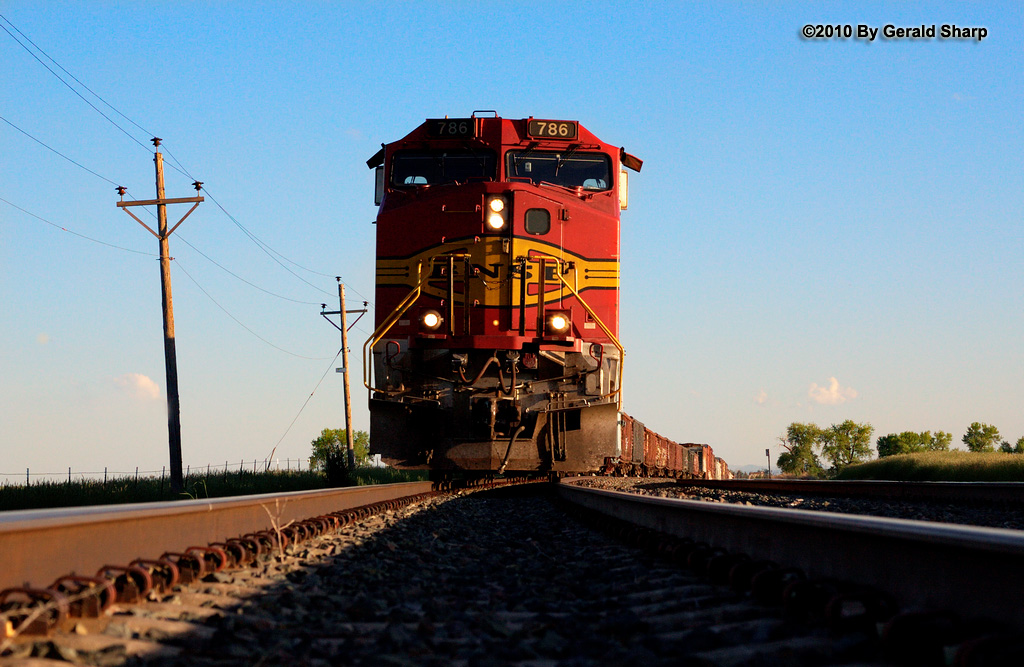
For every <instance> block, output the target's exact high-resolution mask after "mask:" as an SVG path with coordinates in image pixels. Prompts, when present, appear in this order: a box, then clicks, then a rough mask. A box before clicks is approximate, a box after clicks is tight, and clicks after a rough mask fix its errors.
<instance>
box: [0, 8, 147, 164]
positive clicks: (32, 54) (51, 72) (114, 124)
mask: <svg viewBox="0 0 1024 667" xmlns="http://www.w3.org/2000/svg"><path fill="white" fill-rule="evenodd" d="M0 18H2V19H3V20H4V21H5V22H6V23H7V24H8V25H10V26H11V27H12V28H14V29H15V30H17V32H18V34H23V33H22V32H21V31H20V30H18V28H17V27H15V25H14V24H13V23H11V22H10V21H9V20H8V19H7V17H6V16H4V15H3V14H0ZM0 28H2V29H3V31H4V32H6V33H7V34H8V35H10V36H11V39H13V40H14V41H15V42H17V43H18V45H19V46H21V48H23V49H25V51H26V52H28V54H29V55H30V56H32V57H33V58H35V59H36V61H38V62H39V64H40V65H42V66H43V67H45V68H46V70H47V71H48V72H49V73H50V74H52V75H54V76H55V77H57V79H58V80H59V81H60V82H61V83H63V84H64V85H65V86H67V87H68V90H70V91H71V92H73V93H74V94H75V95H77V96H78V97H80V98H81V99H82V101H83V102H85V103H86V104H88V105H89V106H90V107H92V108H93V110H94V111H95V112H96V113H98V114H99V115H101V116H103V117H104V118H105V119H107V122H108V123H110V124H111V125H113V126H114V127H116V128H117V129H119V130H121V132H123V133H124V135H125V136H126V137H128V138H129V139H131V140H132V141H134V142H135V143H137V144H138V145H139V146H142V148H143V149H145V151H146V152H147V153H148V152H149V147H148V146H146V144H144V143H142V142H141V141H139V140H138V139H136V138H135V137H133V136H132V135H131V133H130V132H128V130H126V129H124V128H123V127H121V126H120V125H118V124H117V123H116V122H114V120H113V119H112V118H111V117H110V116H108V115H107V114H105V113H103V112H102V111H100V110H99V109H98V108H97V107H96V105H95V104H93V103H92V102H90V101H89V100H87V99H86V98H85V96H84V95H82V94H81V93H80V92H78V91H77V90H75V87H74V86H72V85H71V84H70V83H68V82H67V81H65V80H64V78H63V77H61V75H60V74H57V73H56V72H54V71H53V69H51V68H50V66H49V65H47V64H46V63H44V62H43V61H42V59H41V58H40V57H39V56H37V55H36V54H35V53H33V52H32V49H30V48H28V47H27V46H25V44H24V43H22V41H21V40H20V39H18V38H17V37H15V36H14V33H12V32H11V31H10V30H8V29H7V28H6V27H4V26H3V25H2V24H0ZM25 39H26V40H28V37H26V38H25ZM28 41H29V42H31V40H28ZM33 46H35V44H33ZM36 48H37V49H38V48H39V47H36ZM39 51H40V52H41V53H43V54H44V55H45V52H43V50H42V49H39ZM46 57H47V58H49V57H50V56H46ZM51 60H53V59H52V58H51ZM54 63H56V61H54ZM58 67H60V66H59V65H58ZM61 69H64V68H63V67H61ZM65 71H66V70H65ZM75 81H78V79H75ZM86 90H88V88H86ZM89 92H92V91H89ZM94 94H95V93H94ZM97 97H99V96H98V95H97ZM108 106H109V105H108Z"/></svg>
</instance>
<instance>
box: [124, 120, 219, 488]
mask: <svg viewBox="0 0 1024 667" xmlns="http://www.w3.org/2000/svg"><path fill="white" fill-rule="evenodd" d="M153 146H154V147H156V152H155V154H154V156H153V162H155V163H156V199H147V200H143V201H133V202H126V201H124V194H125V192H126V189H125V188H123V187H118V188H117V193H118V194H119V195H121V201H119V202H117V206H118V207H119V208H123V209H124V212H125V213H127V214H128V215H130V216H131V217H133V218H135V221H136V222H138V223H139V224H140V225H142V226H143V227H145V228H146V229H147V230H149V233H150V234H152V235H153V236H155V237H157V239H159V241H160V292H161V295H162V297H163V299H162V302H163V316H164V370H165V371H166V375H167V439H168V447H169V449H170V457H171V465H170V468H171V490H172V491H173V492H174V493H181V492H182V491H183V490H184V488H185V483H184V479H183V478H182V474H181V416H180V409H179V404H178V359H177V355H176V353H175V348H174V305H173V303H172V300H171V256H170V252H169V246H168V243H167V239H168V238H169V237H170V235H171V234H173V233H174V230H175V229H177V228H178V226H179V225H180V224H181V223H183V222H185V218H187V217H188V216H189V215H191V214H192V211H194V210H196V207H197V206H199V203H200V202H202V201H204V199H203V197H199V196H198V194H199V191H200V190H201V189H202V187H203V184H202V183H201V182H199V181H195V182H193V183H192V187H194V188H195V189H196V195H197V196H195V197H183V198H178V199H167V198H166V197H164V156H163V154H162V153H161V152H160V138H159V137H154V138H153ZM186 203H190V204H192V208H190V209H189V210H188V213H186V214H185V215H183V216H182V217H181V220H179V221H178V222H177V224H175V225H174V227H172V228H171V229H170V231H168V229H167V204H186ZM153 205H156V219H157V229H158V230H159V232H154V231H153V230H152V228H150V226H149V225H147V224H146V223H144V222H143V221H142V220H139V218H138V217H137V216H136V215H135V214H134V213H132V212H131V211H129V210H128V207H130V206H153Z"/></svg>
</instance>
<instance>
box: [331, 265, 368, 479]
mask: <svg viewBox="0 0 1024 667" xmlns="http://www.w3.org/2000/svg"><path fill="white" fill-rule="evenodd" d="M336 280H337V281H338V310H336V311H333V310H332V311H326V310H323V309H324V308H327V304H326V303H322V304H320V307H321V311H320V314H321V315H322V316H323V317H324V319H325V320H327V321H328V322H330V323H331V324H334V322H333V321H331V319H330V318H329V317H327V316H328V315H340V316H341V326H338V325H337V324H334V326H335V327H337V328H338V329H339V330H340V331H341V368H339V369H338V372H339V373H341V374H342V375H343V376H344V378H343V379H344V386H345V440H346V441H347V442H346V443H345V444H346V446H347V448H348V469H349V470H352V469H354V468H355V467H356V450H355V441H354V436H353V433H352V397H351V395H350V391H349V381H348V326H347V324H346V322H347V320H346V317H345V314H346V313H359V314H360V315H359V317H362V314H363V313H365V312H366V302H365V301H364V302H363V309H362V310H345V284H344V283H343V282H341V276H337V277H336ZM358 321H359V318H358V317H357V318H356V322H358ZM356 322H353V323H352V326H355V324H356Z"/></svg>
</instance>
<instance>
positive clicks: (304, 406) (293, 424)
mask: <svg viewBox="0 0 1024 667" xmlns="http://www.w3.org/2000/svg"><path fill="white" fill-rule="evenodd" d="M340 355H341V350H338V354H335V355H334V358H333V359H331V363H330V364H329V365H328V366H327V370H325V371H324V374H323V375H321V376H320V379H319V380H318V381H317V383H316V386H315V387H313V391H311V392H309V396H307V397H306V400H305V402H304V403H303V404H302V407H301V408H299V411H298V413H297V414H296V415H295V418H294V419H292V423H291V424H288V428H286V429H285V430H284V433H283V434H282V435H281V438H280V439H279V440H278V441H277V444H276V445H274V448H273V449H272V450H270V456H269V457H267V460H270V459H273V458H274V452H276V451H277V448H278V447H279V446H280V445H281V443H282V442H284V439H285V437H287V435H288V433H289V431H291V430H292V426H295V422H297V421H298V420H299V415H301V414H302V411H303V410H305V409H306V406H307V405H309V402H310V400H312V399H313V394H315V393H316V390H317V389H319V388H320V385H321V384H323V381H324V378H325V377H327V374H328V373H330V372H331V368H333V367H334V362H336V361H337V360H338V357H339V356H340Z"/></svg>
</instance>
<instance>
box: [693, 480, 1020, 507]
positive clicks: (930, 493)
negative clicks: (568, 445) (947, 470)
mask: <svg viewBox="0 0 1024 667" xmlns="http://www.w3.org/2000/svg"><path fill="white" fill-rule="evenodd" d="M679 484H681V485H684V486H697V487H701V488H705V489H720V490H722V491H746V492H749V493H783V494H799V495H807V496H834V497H844V498H884V499H886V500H906V501H917V502H940V503H941V502H979V503H1021V502H1022V501H1024V482H888V481H876V480H848V481H827V482H826V481H818V480H794V479H730V480H724V479H723V480H718V479H680V480H679Z"/></svg>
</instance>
